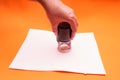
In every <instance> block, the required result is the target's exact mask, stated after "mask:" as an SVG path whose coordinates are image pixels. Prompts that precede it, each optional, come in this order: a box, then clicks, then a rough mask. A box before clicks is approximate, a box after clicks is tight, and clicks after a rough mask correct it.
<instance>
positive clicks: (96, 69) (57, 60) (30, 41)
mask: <svg viewBox="0 0 120 80" xmlns="http://www.w3.org/2000/svg"><path fill="white" fill-rule="evenodd" d="M57 46H58V43H57V41H56V37H55V35H54V34H53V33H52V32H50V31H44V30H37V29H30V30H29V32H28V34H27V37H26V39H25V41H24V42H23V44H22V46H21V48H20V49H19V51H18V53H17V55H16V56H15V58H14V60H13V61H12V63H11V64H10V66H9V68H12V69H22V70H35V71H69V72H77V73H86V74H87V73H88V74H106V72H105V69H104V66H103V64H102V60H101V57H100V54H99V51H98V47H97V44H96V41H95V38H94V34H93V33H77V34H76V36H75V38H74V40H72V45H71V47H72V49H71V51H70V52H69V53H65V54H63V53H60V52H59V51H58V50H57Z"/></svg>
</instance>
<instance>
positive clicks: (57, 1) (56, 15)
mask: <svg viewBox="0 0 120 80" xmlns="http://www.w3.org/2000/svg"><path fill="white" fill-rule="evenodd" d="M39 2H40V3H41V4H42V5H43V7H44V8H45V10H46V13H47V16H48V19H49V20H50V22H51V25H52V30H53V32H54V33H55V35H56V36H57V33H58V31H57V30H58V29H57V28H58V24H59V23H61V22H68V23H69V24H70V25H71V29H72V36H71V39H73V38H74V36H75V34H76V31H77V26H78V23H77V19H76V16H75V14H74V11H73V9H72V8H70V7H68V6H67V5H65V4H64V3H62V2H61V0H39Z"/></svg>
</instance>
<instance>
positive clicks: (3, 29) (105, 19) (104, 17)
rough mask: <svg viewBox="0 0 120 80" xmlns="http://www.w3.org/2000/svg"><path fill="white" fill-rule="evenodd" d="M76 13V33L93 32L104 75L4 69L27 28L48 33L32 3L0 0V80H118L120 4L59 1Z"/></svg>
mask: <svg viewBox="0 0 120 80" xmlns="http://www.w3.org/2000/svg"><path fill="white" fill-rule="evenodd" d="M63 1H64V3H66V4H67V5H69V6H70V7H72V8H73V9H74V11H75V13H76V16H77V19H78V22H79V27H78V32H94V34H95V38H96V40H97V43H98V47H99V51H100V55H101V57H102V60H103V64H104V67H105V69H106V72H107V74H106V75H105V76H101V75H84V74H74V73H67V72H34V71H22V70H11V69H9V68H8V66H9V65H10V63H11V62H12V60H13V58H14V57H15V55H16V53H17V51H18V50H19V48H20V46H21V45H22V43H23V41H24V39H25V37H26V35H27V32H28V30H29V28H37V29H45V30H51V26H50V23H49V21H48V19H47V17H46V14H45V11H44V9H43V8H42V6H41V5H40V4H39V3H37V2H35V1H25V0H0V80H120V77H119V72H120V69H119V68H120V62H119V61H120V58H119V56H120V47H119V46H120V1H119V0H63Z"/></svg>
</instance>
